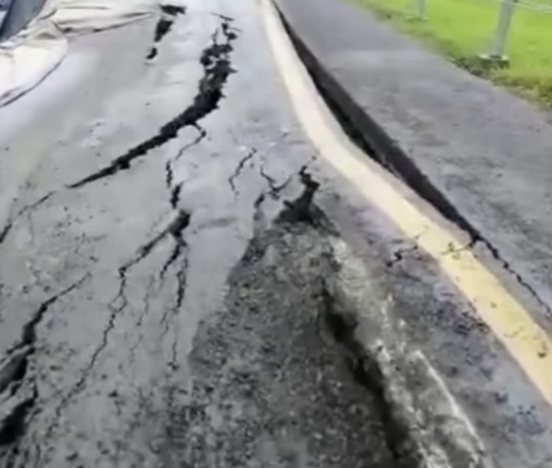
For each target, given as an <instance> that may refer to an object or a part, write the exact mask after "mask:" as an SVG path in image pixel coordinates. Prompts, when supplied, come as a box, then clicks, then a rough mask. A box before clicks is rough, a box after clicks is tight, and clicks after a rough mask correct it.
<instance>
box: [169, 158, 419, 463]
mask: <svg viewBox="0 0 552 468" xmlns="http://www.w3.org/2000/svg"><path fill="white" fill-rule="evenodd" d="M298 176H299V179H300V181H301V183H302V185H303V190H302V193H301V194H300V195H299V196H298V197H297V198H295V199H293V200H290V201H287V202H285V203H284V208H283V210H282V211H281V213H280V214H279V215H278V216H277V218H276V220H275V221H274V223H273V224H272V225H271V226H270V227H269V228H267V229H264V230H262V231H258V232H256V234H255V235H254V237H253V239H251V241H250V243H249V244H248V246H247V248H246V251H245V252H244V254H243V256H242V258H241V260H240V261H239V262H238V264H237V265H236V266H235V267H234V268H233V270H232V272H231V273H230V276H229V278H228V281H227V288H228V293H227V296H226V299H225V303H224V308H222V309H221V310H220V311H219V312H215V313H213V314H212V315H211V316H209V317H208V318H207V319H206V320H205V321H203V322H202V324H201V325H200V328H199V330H198V332H197V334H196V337H195V339H194V343H193V350H192V353H191V355H190V359H189V362H190V368H191V373H192V383H193V385H192V389H191V390H190V392H189V394H188V396H187V397H186V399H185V401H184V402H183V401H182V400H180V401H178V400H174V399H172V398H169V399H170V401H168V402H167V411H168V413H169V414H168V415H167V416H168V417H167V428H166V441H165V442H166V446H164V447H162V450H160V453H162V454H166V455H162V456H163V457H165V456H166V457H167V458H169V457H170V458H173V457H174V459H176V460H178V461H179V463H181V464H183V465H186V466H194V467H197V468H208V467H211V466H225V467H229V468H231V467H242V466H257V465H259V466H263V465H265V464H266V463H268V461H270V463H273V462H274V461H276V460H277V461H278V463H279V466H285V467H288V466H289V467H291V466H310V465H312V466H319V467H321V468H326V467H327V468H330V467H332V468H337V467H342V466H370V467H372V468H391V467H394V468H396V467H399V468H406V467H408V468H417V467H419V466H422V465H421V464H420V463H419V459H418V458H417V456H416V455H417V452H416V450H415V448H414V447H413V446H412V444H411V441H410V439H409V435H408V433H407V432H405V431H404V430H402V429H403V428H402V427H401V426H399V425H398V423H397V421H396V420H395V416H394V413H393V411H392V410H391V409H390V408H389V405H390V404H389V402H388V401H387V399H386V398H385V394H384V393H383V392H382V391H380V389H381V386H382V385H383V383H382V382H383V377H382V376H381V375H380V374H378V372H377V369H372V368H369V367H366V361H365V358H364V357H363V356H361V354H362V352H361V350H359V349H358V347H354V346H353V345H352V341H353V338H352V336H353V331H354V327H355V324H349V323H340V322H339V319H337V318H336V317H335V313H334V307H333V303H332V301H333V300H334V298H333V297H331V295H330V293H329V292H328V291H329V290H328V288H327V287H326V282H327V281H328V279H329V278H330V277H331V276H332V275H335V274H336V268H338V267H337V266H336V264H335V262H334V261H333V255H334V254H333V252H332V246H331V243H330V242H329V241H328V240H329V237H330V236H334V235H335V233H334V229H333V228H331V227H328V226H329V221H328V219H327V218H326V216H325V214H324V213H323V212H322V211H321V210H320V208H318V207H317V206H316V205H315V204H314V203H313V198H314V196H315V193H316V191H317V190H318V188H319V186H320V184H319V182H318V181H316V180H315V179H314V178H313V176H312V174H310V173H309V172H308V171H307V170H306V168H303V169H302V170H301V171H300V172H299V174H298ZM265 198H266V195H265V194H261V196H259V197H258V198H257V199H256V200H255V204H254V207H255V211H258V210H259V209H260V207H261V205H262V204H263V202H264V200H265ZM283 337H285V338H283ZM344 364H347V365H344ZM169 390H170V389H169ZM175 390H176V389H175ZM169 395H172V393H171V392H169Z"/></svg>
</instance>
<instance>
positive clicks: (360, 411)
mask: <svg viewBox="0 0 552 468" xmlns="http://www.w3.org/2000/svg"><path fill="white" fill-rule="evenodd" d="M168 16H169V17H170V18H169V20H167V15H165V16H164V17H163V18H164V19H163V18H162V19H159V18H152V19H150V20H145V21H141V22H137V23H134V24H131V25H128V26H125V27H123V28H120V29H114V30H111V31H106V32H102V33H98V34H94V35H89V36H84V37H81V38H78V39H75V40H74V41H73V42H72V44H71V48H70V53H69V55H68V57H67V58H66V60H65V61H64V62H63V63H62V65H61V66H60V68H59V69H58V70H56V72H54V73H53V74H52V75H51V76H50V77H48V79H47V80H45V82H44V83H42V84H41V85H40V86H39V87H38V88H37V89H36V90H34V91H32V92H31V93H29V94H28V95H26V96H24V97H23V98H21V99H20V100H18V101H16V102H15V103H13V104H11V105H9V106H7V107H5V108H2V109H0V121H1V122H2V125H1V126H0V144H1V146H0V187H1V190H0V220H1V224H0V356H2V360H1V361H0V362H1V364H0V466H1V467H2V468H4V467H5V468H8V467H10V468H11V467H14V468H15V467H31V466H34V467H55V468H65V467H72V468H78V467H82V468H85V467H98V468H102V467H121V468H122V467H188V466H190V467H191V466H194V467H219V466H220V467H260V466H262V467H308V466H309V467H310V466H317V467H336V468H337V467H343V468H344V467H351V468H352V467H359V468H360V467H381V468H383V467H386V468H387V467H409V468H410V467H414V466H426V465H423V463H422V461H421V457H420V454H419V453H418V452H417V450H416V448H415V447H414V445H415V444H414V443H413V441H412V440H411V438H410V436H408V435H406V434H405V433H404V432H405V431H404V426H401V424H398V423H397V421H395V420H394V416H393V414H392V413H393V412H392V411H391V410H390V409H389V399H388V398H386V394H387V392H386V391H385V389H383V388H382V387H383V383H382V381H383V376H382V375H380V374H378V373H377V372H371V371H370V369H367V368H366V366H365V364H366V363H361V362H360V361H359V358H358V356H355V353H354V346H352V344H351V343H350V339H349V338H350V336H349V335H350V333H349V331H348V329H347V324H346V323H345V322H344V321H343V320H340V319H338V318H336V313H337V312H336V310H337V309H338V308H339V307H340V306H341V305H342V304H345V303H346V300H342V299H340V297H341V296H340V295H339V294H340V293H339V292H338V291H337V289H336V288H337V287H338V286H337V285H338V284H341V285H342V286H343V285H345V286H344V287H343V288H342V289H343V290H344V291H347V290H349V291H350V290H352V289H354V288H352V287H351V285H353V286H354V285H356V287H357V289H356V290H358V289H359V288H358V287H359V286H360V289H362V294H364V295H365V296H362V297H364V299H362V301H361V302H362V304H364V305H366V307H367V308H368V309H370V310H372V309H373V310H375V309H377V308H378V307H379V308H381V307H380V306H381V304H387V306H386V307H384V308H385V309H386V310H387V309H392V311H391V312H392V313H391V312H390V317H388V318H387V320H388V321H389V323H387V322H386V325H385V327H384V328H385V330H386V333H387V334H388V335H389V336H390V340H391V341H395V342H397V343H403V344H406V343H412V345H413V346H417V349H422V350H423V351H424V353H425V355H426V356H427V359H428V360H429V361H430V362H431V364H432V366H433V367H434V368H435V369H436V372H438V373H439V375H440V376H441V378H442V379H444V381H445V382H446V384H447V387H448V388H450V389H451V392H452V394H451V395H452V396H450V395H448V396H447V398H449V397H450V398H454V399H455V400H456V401H458V402H459V403H460V407H461V408H462V410H461V411H462V412H463V411H465V412H466V414H467V416H466V417H467V418H468V419H470V420H471V421H472V423H473V425H474V426H475V428H476V430H477V432H478V437H477V439H478V440H480V441H481V443H482V444H483V445H484V446H485V447H486V449H487V452H486V453H489V454H491V456H492V457H495V459H496V460H498V461H500V462H501V463H502V464H501V465H500V466H506V467H510V466H512V467H514V466H522V465H520V464H519V463H522V464H523V466H537V464H538V463H541V462H542V461H543V460H545V461H546V459H547V457H549V456H550V454H549V451H550V449H549V448H548V443H547V441H548V440H549V429H548V425H547V421H549V420H550V419H549V418H550V416H549V411H550V410H549V408H548V407H547V406H546V404H545V403H544V402H543V401H542V400H541V398H540V396H539V395H538V394H537V392H536V390H535V389H534V388H533V387H532V386H531V385H530V384H529V383H528V382H527V380H526V378H525V377H524V376H523V373H522V371H521V370H520V369H519V367H517V366H516V365H515V363H514V362H513V360H512V359H510V358H509V357H508V356H507V355H506V352H505V351H504V349H502V348H501V347H500V346H497V345H496V342H495V340H493V339H492V338H490V335H489V330H488V328H487V327H486V326H485V324H484V323H481V321H480V320H479V319H478V318H477V317H476V316H475V314H474V311H473V308H472V307H471V306H470V305H469V304H468V303H467V301H466V300H465V299H464V298H462V297H461V296H460V295H459V294H458V293H457V292H456V290H455V289H454V288H453V287H452V286H451V285H450V284H449V283H448V282H447V281H446V280H445V279H444V278H443V277H442V275H441V273H440V272H439V270H438V268H437V267H436V266H435V265H434V264H433V263H432V262H431V260H430V259H428V258H427V256H425V255H424V254H423V253H421V252H420V251H419V250H418V249H417V247H416V245H415V244H414V243H412V242H411V241H408V240H405V239H404V238H403V237H402V236H401V235H399V234H398V233H397V231H396V230H395V228H394V227H393V226H391V225H390V224H389V222H388V221H387V220H385V219H384V218H383V217H382V216H381V215H380V214H379V213H378V211H377V210H376V209H375V207H373V206H369V205H368V204H367V203H366V201H365V200H364V199H362V197H360V196H359V195H358V194H357V193H356V192H355V190H354V189H353V188H351V187H350V184H348V183H347V181H345V180H343V179H342V178H341V177H340V176H338V175H337V174H336V173H335V171H333V170H332V169H331V168H330V167H329V166H328V165H327V164H325V163H324V162H323V161H321V160H320V158H319V155H318V153H317V151H316V150H315V149H314V147H313V146H312V145H311V144H310V143H309V141H308V139H307V138H306V136H305V134H304V133H303V131H302V129H301V128H300V126H299V124H298V122H297V120H296V117H295V115H294V113H293V108H292V106H291V103H290V99H289V97H288V95H287V93H286V91H285V88H284V86H283V84H282V81H281V79H280V77H279V74H278V70H277V67H276V64H275V62H274V59H273V57H272V54H271V50H270V47H269V45H268V42H267V39H266V33H265V30H264V26H263V21H262V19H261V14H260V10H259V5H258V3H257V2H255V1H253V0H234V1H232V2H228V1H223V0H210V1H205V0H190V1H189V2H188V4H187V6H186V8H185V10H183V11H180V10H179V9H176V10H173V11H171V12H170V14H169V15H168ZM343 246H346V249H345V250H346V251H347V252H348V253H346V254H344V255H341V256H339V255H337V254H336V252H337V251H339V252H341V253H342V254H343V249H344V248H345V247H343ZM355 262H357V263H358V264H359V265H361V266H362V268H365V270H364V272H363V273H362V275H365V276H363V277H362V278H363V279H362V281H360V282H359V281H358V278H356V283H355V281H354V280H355V278H353V276H354V275H353V274H352V273H351V274H350V275H349V273H347V272H348V269H347V268H348V267H350V266H351V265H353V264H355V265H356V263H355ZM344 272H345V273H347V274H344ZM340 275H341V276H342V277H340ZM353 283H354V284H353ZM355 297H357V298H358V297H360V296H358V295H357V296H355ZM390 297H393V298H394V299H393V301H391V302H389V298H390ZM353 302H354V301H353ZM351 307H353V306H351ZM405 327H407V328H408V331H405ZM405 335H408V339H406V338H405ZM368 367H369V366H368ZM417 385H418V387H420V388H421V387H424V385H422V383H420V382H418V384H417ZM424 388H426V387H424ZM450 398H449V399H450ZM447 401H448V400H447ZM455 411H457V412H458V411H459V410H455ZM455 414H456V413H455ZM461 419H462V418H459V417H458V418H457V419H456V420H455V424H456V425H458V424H457V423H458V421H460V420H461ZM470 424H471V423H470ZM468 426H469V427H471V426H470V425H468ZM470 431H471V429H470ZM460 432H461V431H460ZM472 432H473V431H472ZM470 434H471V433H470ZM472 435H473V434H472ZM481 450H482V449H481ZM467 452H468V450H467V449H466V453H467ZM456 453H457V457H456V458H455V459H454V460H453V461H452V462H451V463H450V466H454V467H456V466H457V467H464V466H466V467H467V466H491V465H488V464H487V465H486V464H485V463H487V462H485V461H481V460H480V461H479V462H478V463H479V464H477V465H469V464H468V461H466V460H467V458H465V456H466V454H465V453H464V452H463V451H462V450H459V451H458V452H456ZM443 466H445V465H443ZM447 466H448V465H447ZM538 466H548V465H538Z"/></svg>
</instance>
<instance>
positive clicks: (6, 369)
mask: <svg viewBox="0 0 552 468" xmlns="http://www.w3.org/2000/svg"><path fill="white" fill-rule="evenodd" d="M88 279H89V275H85V276H84V277H82V278H81V279H80V280H78V281H76V282H75V283H73V284H71V285H70V286H69V287H67V288H66V289H64V290H62V291H60V292H59V293H57V294H55V295H53V296H51V297H50V298H48V299H47V300H45V301H44V302H42V303H41V304H40V305H39V306H38V308H37V309H36V311H35V312H34V313H33V314H32V315H31V318H30V319H29V321H28V322H27V323H26V324H25V325H24V326H23V328H22V331H21V337H20V339H19V341H18V342H17V343H16V344H15V345H14V346H13V347H11V348H10V349H9V350H8V351H7V352H6V355H5V356H4V358H3V359H2V361H1V362H0V397H1V398H2V400H4V402H7V401H8V400H10V399H11V400H19V403H17V404H16V405H15V406H13V408H11V410H10V411H9V412H8V414H7V415H5V416H4V418H3V419H2V420H1V421H0V455H2V457H3V458H4V457H5V459H6V461H7V465H5V466H10V462H9V460H10V459H11V458H12V457H16V456H17V442H18V441H19V439H20V438H21V437H22V436H23V435H24V433H25V430H26V427H27V423H28V419H29V417H30V413H31V412H32V411H33V409H34V408H35V405H36V402H37V400H38V399H39V393H38V388H37V384H36V381H35V377H34V376H30V377H29V376H28V370H29V363H30V361H31V359H32V358H33V357H34V355H35V352H36V342H37V339H38V337H37V328H38V326H39V325H40V324H41V323H42V321H43V319H44V317H45V316H46V314H47V313H48V312H49V311H50V309H51V308H52V307H53V306H55V304H56V303H57V302H58V301H59V300H60V299H62V298H63V297H65V296H67V295H68V294H70V293H71V292H73V291H75V290H77V289H79V288H80V287H81V286H82V285H83V284H84V283H85V281H86V280H88ZM24 384H26V389H25V388H23V387H24V386H25V385H24ZM29 393H30V395H29Z"/></svg>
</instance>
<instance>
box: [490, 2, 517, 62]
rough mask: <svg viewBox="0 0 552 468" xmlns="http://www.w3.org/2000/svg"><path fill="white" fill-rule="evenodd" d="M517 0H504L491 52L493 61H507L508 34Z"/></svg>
mask: <svg viewBox="0 0 552 468" xmlns="http://www.w3.org/2000/svg"><path fill="white" fill-rule="evenodd" d="M516 3H517V0H502V5H501V7H500V13H499V15H498V23H497V25H496V31H495V35H494V38H493V42H492V45H491V50H490V51H489V58H490V59H491V60H498V61H506V62H507V60H508V59H507V57H506V54H505V51H506V41H507V39H508V32H509V30H510V23H511V22H512V13H513V11H514V6H515V4H516Z"/></svg>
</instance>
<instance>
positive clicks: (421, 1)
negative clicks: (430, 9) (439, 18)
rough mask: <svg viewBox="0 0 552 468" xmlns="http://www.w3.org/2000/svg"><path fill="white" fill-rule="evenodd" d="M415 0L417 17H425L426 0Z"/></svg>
mask: <svg viewBox="0 0 552 468" xmlns="http://www.w3.org/2000/svg"><path fill="white" fill-rule="evenodd" d="M413 1H414V12H415V15H416V18H418V19H425V17H426V16H425V13H426V5H425V2H426V0H413Z"/></svg>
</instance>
